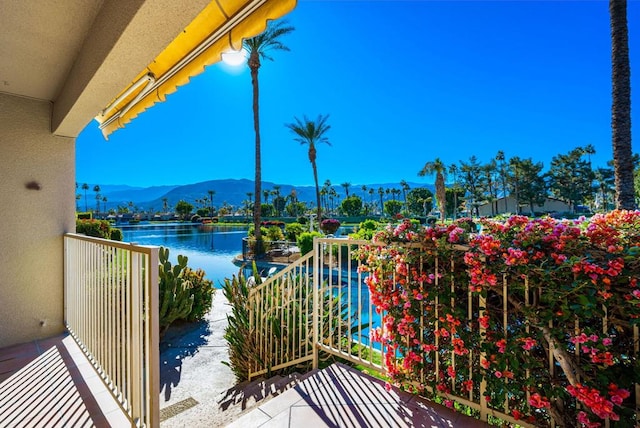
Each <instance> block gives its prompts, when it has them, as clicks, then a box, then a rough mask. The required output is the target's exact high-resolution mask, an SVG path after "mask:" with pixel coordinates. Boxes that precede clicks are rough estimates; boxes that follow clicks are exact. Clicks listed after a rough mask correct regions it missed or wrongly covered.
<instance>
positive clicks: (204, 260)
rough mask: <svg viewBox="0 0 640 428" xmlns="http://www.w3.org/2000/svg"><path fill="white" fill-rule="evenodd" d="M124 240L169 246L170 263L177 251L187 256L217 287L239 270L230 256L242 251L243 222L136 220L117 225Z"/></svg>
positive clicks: (191, 264)
mask: <svg viewBox="0 0 640 428" xmlns="http://www.w3.org/2000/svg"><path fill="white" fill-rule="evenodd" d="M118 227H119V228H121V229H122V234H123V240H124V241H125V242H135V243H137V244H141V245H157V246H161V247H166V248H169V256H170V257H169V258H170V260H171V262H172V263H175V262H176V261H177V259H178V254H181V255H184V256H187V257H188V258H189V263H188V264H189V266H190V267H192V268H194V269H198V268H200V269H203V270H204V271H205V272H206V274H207V275H206V277H207V278H208V279H210V280H212V281H213V282H214V284H215V286H216V287H220V284H221V283H222V282H223V281H224V278H230V277H231V275H233V274H237V273H238V268H237V267H236V266H235V265H234V264H233V263H232V260H233V258H234V257H235V256H236V255H238V254H240V253H242V238H243V237H245V236H246V235H247V227H246V226H218V225H201V224H184V223H166V224H157V223H154V224H138V225H134V226H128V225H122V226H118Z"/></svg>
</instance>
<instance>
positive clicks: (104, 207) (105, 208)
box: [102, 196, 108, 214]
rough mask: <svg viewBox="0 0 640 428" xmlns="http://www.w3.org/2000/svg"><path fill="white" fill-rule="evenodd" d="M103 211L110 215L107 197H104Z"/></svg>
mask: <svg viewBox="0 0 640 428" xmlns="http://www.w3.org/2000/svg"><path fill="white" fill-rule="evenodd" d="M102 210H103V211H104V212H106V213H107V214H108V211H107V197H106V196H103V197H102Z"/></svg>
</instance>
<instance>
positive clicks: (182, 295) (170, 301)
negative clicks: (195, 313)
mask: <svg viewBox="0 0 640 428" xmlns="http://www.w3.org/2000/svg"><path fill="white" fill-rule="evenodd" d="M159 258H160V265H159V277H160V289H159V293H158V294H159V298H160V310H159V319H160V331H161V334H164V332H166V330H167V328H169V326H170V325H171V323H172V322H174V321H175V320H177V319H180V318H182V319H186V318H187V316H188V315H189V314H190V313H191V308H192V307H193V294H192V293H191V282H190V281H188V280H185V278H184V276H183V271H184V270H185V268H186V267H187V260H188V259H187V257H185V256H182V255H179V256H178V264H176V265H175V266H172V265H171V262H170V261H169V249H168V248H160V252H159Z"/></svg>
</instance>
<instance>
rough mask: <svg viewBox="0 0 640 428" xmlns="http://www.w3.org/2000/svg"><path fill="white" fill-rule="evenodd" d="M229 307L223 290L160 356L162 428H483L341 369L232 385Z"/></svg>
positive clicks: (171, 335) (172, 334)
mask: <svg viewBox="0 0 640 428" xmlns="http://www.w3.org/2000/svg"><path fill="white" fill-rule="evenodd" d="M229 311H230V306H229V305H228V304H227V302H226V299H225V298H224V296H223V295H222V292H221V291H218V292H217V293H216V295H215V298H214V303H213V308H212V310H211V312H210V313H209V315H208V316H207V320H206V322H204V323H203V324H201V325H198V326H178V327H177V328H175V329H173V328H172V329H171V330H170V331H169V332H168V333H167V335H166V336H165V338H164V343H163V345H162V346H161V353H160V364H161V367H160V372H161V373H160V377H161V385H160V389H161V394H160V413H161V415H160V420H161V422H160V426H161V428H169V427H171V428H173V427H175V428H177V427H224V426H230V427H234V428H253V427H301V426H302V427H308V428H312V427H313V428H315V427H438V428H439V427H463V428H464V427H485V426H487V424H485V423H484V422H481V421H478V420H476V419H473V418H470V417H467V416H464V415H461V414H459V413H456V412H454V411H453V410H450V409H448V408H446V407H444V406H440V405H438V404H435V403H432V402H430V401H428V400H425V399H422V398H419V397H416V396H414V395H411V394H408V393H405V392H401V391H398V390H396V389H392V391H390V392H387V391H386V390H385V388H384V382H382V381H380V380H379V379H375V378H372V377H370V376H367V375H365V374H363V373H361V372H359V371H357V370H354V369H351V368H349V367H347V366H345V365H343V364H334V365H332V366H330V367H328V368H327V369H325V370H322V371H317V372H314V373H310V374H309V375H307V376H308V377H307V376H305V375H295V376H293V377H290V378H281V379H280V380H275V381H274V383H270V380H269V381H264V382H258V383H257V384H256V383H254V384H247V383H245V384H240V385H236V384H235V378H234V376H233V373H232V372H231V369H230V368H229V367H228V366H226V365H224V364H222V361H228V359H229V357H228V351H227V344H226V341H225V340H224V337H223V335H224V328H225V327H226V325H227V320H226V315H227V313H228V312H229Z"/></svg>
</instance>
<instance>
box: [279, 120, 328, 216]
mask: <svg viewBox="0 0 640 428" xmlns="http://www.w3.org/2000/svg"><path fill="white" fill-rule="evenodd" d="M327 119H329V115H328V114H327V115H325V116H322V115H318V118H317V119H316V120H315V121H312V120H309V119H308V118H307V116H304V119H303V120H300V119H298V118H297V117H294V120H295V121H296V123H288V124H286V125H285V126H286V127H287V128H289V129H290V130H291V131H292V132H293V133H294V134H296V135H297V136H298V137H297V138H294V140H295V141H298V142H299V143H300V144H308V145H309V152H308V154H309V162H311V168H312V169H313V181H314V182H315V185H316V203H317V204H318V214H317V215H318V222H320V221H321V219H322V207H321V206H320V186H319V184H318V167H317V166H316V157H317V152H316V144H319V143H326V144H328V145H331V143H330V142H329V139H328V138H327V137H326V135H325V134H326V133H327V131H329V129H331V125H328V124H327Z"/></svg>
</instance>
